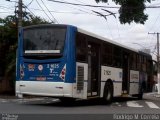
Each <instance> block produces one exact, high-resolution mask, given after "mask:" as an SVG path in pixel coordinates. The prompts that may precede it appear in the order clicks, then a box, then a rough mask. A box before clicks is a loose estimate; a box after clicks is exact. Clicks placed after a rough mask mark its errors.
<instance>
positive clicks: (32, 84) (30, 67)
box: [16, 25, 75, 98]
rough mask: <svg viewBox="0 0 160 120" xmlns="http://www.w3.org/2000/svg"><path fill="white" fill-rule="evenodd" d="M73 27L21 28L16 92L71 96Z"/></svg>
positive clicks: (73, 63) (73, 54) (73, 56)
mask: <svg viewBox="0 0 160 120" xmlns="http://www.w3.org/2000/svg"><path fill="white" fill-rule="evenodd" d="M74 37H75V28H74V27H71V26H66V25H37V26H30V27H26V28H24V29H22V30H21V33H20V36H19V44H18V55H17V58H18V59H17V80H16V95H17V96H19V97H22V96H23V95H25V94H26V95H37V96H51V97H58V98H59V97H72V90H73V83H75V50H74V47H73V46H74Z"/></svg>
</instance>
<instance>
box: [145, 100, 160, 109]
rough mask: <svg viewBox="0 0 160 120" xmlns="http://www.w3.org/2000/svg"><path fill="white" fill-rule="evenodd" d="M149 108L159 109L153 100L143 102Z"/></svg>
mask: <svg viewBox="0 0 160 120" xmlns="http://www.w3.org/2000/svg"><path fill="white" fill-rule="evenodd" d="M145 103H146V104H147V105H148V106H149V107H150V108H155V109H160V108H159V107H158V106H157V105H156V104H154V103H153V102H147V101H146V102H145Z"/></svg>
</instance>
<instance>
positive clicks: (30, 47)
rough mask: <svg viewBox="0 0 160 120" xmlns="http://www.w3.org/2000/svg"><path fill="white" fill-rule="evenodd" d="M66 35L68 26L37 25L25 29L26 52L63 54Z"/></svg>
mask: <svg viewBox="0 0 160 120" xmlns="http://www.w3.org/2000/svg"><path fill="white" fill-rule="evenodd" d="M65 36H66V28H64V27H36V28H28V29H24V31H23V47H24V48H23V50H24V54H25V55H34V54H36V55H37V54H41V55H47V54H52V55H53V54H62V52H63V48H64V41H65Z"/></svg>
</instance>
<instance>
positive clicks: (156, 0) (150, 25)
mask: <svg viewBox="0 0 160 120" xmlns="http://www.w3.org/2000/svg"><path fill="white" fill-rule="evenodd" d="M10 1H12V2H8V1H6V0H0V17H2V18H4V17H6V16H7V15H11V14H12V15H14V10H15V6H17V1H18V0H10ZM37 1H38V2H37ZM59 1H65V0H59ZM66 1H67V2H71V3H78V4H89V5H102V6H108V7H109V6H112V7H113V6H117V5H115V3H114V2H112V0H109V2H108V3H98V4H97V3H96V2H95V0H66ZM66 1H65V2H66ZM38 3H39V4H40V6H41V7H42V8H43V10H44V11H45V12H44V11H43V10H42V8H41V7H40V6H39V5H38ZM43 3H44V4H43ZM23 4H24V5H25V6H27V7H28V9H29V10H30V11H31V12H32V13H33V14H34V15H36V16H40V17H41V18H44V19H46V20H48V21H51V20H53V21H58V23H60V24H70V25H75V26H78V27H80V28H82V29H84V30H87V31H89V32H92V33H95V34H97V35H100V36H103V37H106V38H109V39H111V40H113V41H116V42H118V43H121V44H123V45H126V46H128V47H131V48H134V49H151V54H152V55H153V58H154V59H156V56H155V54H156V51H157V49H156V42H157V36H156V34H155V35H153V34H148V32H152V33H154V32H155V33H157V32H160V29H159V28H160V8H147V9H146V10H145V13H146V14H148V16H149V17H148V20H147V21H146V22H145V24H144V25H142V24H136V23H134V22H133V23H131V24H125V25H124V24H120V22H119V19H118V17H119V14H118V9H117V8H105V9H107V10H109V11H111V12H114V13H116V18H115V17H114V16H107V20H105V19H104V18H103V17H100V16H98V15H97V14H96V13H94V12H93V11H97V12H101V13H102V14H107V13H106V12H105V11H103V10H101V8H92V7H82V6H81V7H80V6H74V5H67V4H61V3H55V2H52V1H49V0H23ZM44 5H45V6H46V7H47V8H46V7H45V6H44ZM146 5H147V6H150V5H151V6H159V5H160V0H152V2H151V3H147V4H146ZM28 9H26V10H27V11H28ZM47 9H48V10H49V11H52V12H51V14H52V15H51V14H50V13H49V12H48V11H47ZM24 10H25V9H24ZM46 14H47V15H46ZM48 16H49V17H48ZM50 19H51V20H50ZM55 19H56V20H55Z"/></svg>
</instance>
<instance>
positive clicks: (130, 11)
mask: <svg viewBox="0 0 160 120" xmlns="http://www.w3.org/2000/svg"><path fill="white" fill-rule="evenodd" d="M95 1H96V2H108V0H95ZM112 1H113V2H115V3H116V4H119V5H121V7H120V9H119V14H120V16H119V20H120V23H121V24H125V23H129V24H130V23H131V22H135V23H140V24H144V23H145V21H146V20H147V19H148V15H147V14H145V13H144V10H145V8H146V6H145V3H146V2H151V0H112Z"/></svg>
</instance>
